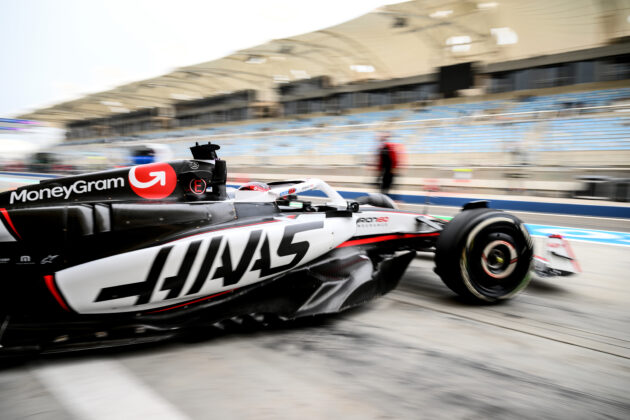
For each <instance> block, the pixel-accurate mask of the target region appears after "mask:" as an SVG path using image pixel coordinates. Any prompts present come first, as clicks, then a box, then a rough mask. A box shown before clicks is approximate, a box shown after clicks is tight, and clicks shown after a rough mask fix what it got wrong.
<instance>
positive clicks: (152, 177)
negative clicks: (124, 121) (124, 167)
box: [9, 163, 177, 204]
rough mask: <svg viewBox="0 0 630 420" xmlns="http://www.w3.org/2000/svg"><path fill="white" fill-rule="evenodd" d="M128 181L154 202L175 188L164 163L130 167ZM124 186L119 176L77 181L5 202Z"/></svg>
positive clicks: (21, 194)
mask: <svg viewBox="0 0 630 420" xmlns="http://www.w3.org/2000/svg"><path fill="white" fill-rule="evenodd" d="M128 178H129V185H130V186H131V189H132V190H133V192H135V193H136V194H137V195H138V196H140V197H142V198H146V199H149V200H158V199H161V198H164V197H167V196H169V195H170V194H171V193H172V192H173V190H174V189H175V187H176V185H177V175H176V174H175V171H174V170H173V168H172V167H171V165H169V164H167V163H151V164H149V165H141V166H134V167H133V168H131V169H130V170H129V175H128ZM124 186H125V179H124V178H122V177H117V178H110V179H99V180H94V181H86V180H83V179H79V180H77V181H75V182H74V183H72V184H70V185H57V186H54V187H45V188H40V189H37V190H27V189H23V190H18V191H12V192H11V195H10V197H9V203H10V204H13V203H15V202H22V203H27V202H33V201H39V200H46V199H51V198H63V199H64V200H68V199H69V198H70V197H71V196H73V195H81V194H88V193H91V192H94V191H106V190H111V189H114V188H122V187H124Z"/></svg>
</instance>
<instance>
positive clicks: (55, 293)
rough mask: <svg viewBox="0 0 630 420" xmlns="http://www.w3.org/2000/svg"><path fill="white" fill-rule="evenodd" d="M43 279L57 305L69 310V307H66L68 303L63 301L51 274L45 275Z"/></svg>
mask: <svg viewBox="0 0 630 420" xmlns="http://www.w3.org/2000/svg"><path fill="white" fill-rule="evenodd" d="M44 281H45V282H46V287H48V290H50V293H51V294H52V295H53V297H54V298H55V300H56V301H57V303H59V306H61V307H62V308H63V309H65V310H66V311H68V312H70V308H68V305H66V302H64V300H63V298H62V297H61V294H60V293H59V290H57V286H56V285H55V278H54V277H53V276H52V275H47V276H44Z"/></svg>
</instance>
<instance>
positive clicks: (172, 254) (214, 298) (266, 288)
mask: <svg viewBox="0 0 630 420" xmlns="http://www.w3.org/2000/svg"><path fill="white" fill-rule="evenodd" d="M217 149H219V146H217V145H212V144H210V143H208V144H206V145H196V146H194V147H192V148H191V150H192V153H193V158H194V159H193V160H184V161H176V162H169V163H151V164H147V165H141V166H135V167H131V168H123V169H114V170H110V171H105V172H98V173H92V174H84V175H78V176H71V177H65V178H56V179H48V180H44V181H41V182H40V183H39V184H36V185H29V186H24V187H21V188H18V189H16V190H13V191H8V192H4V193H2V194H0V220H1V222H2V223H0V280H1V283H0V346H1V347H2V348H1V349H0V353H1V352H2V351H4V352H5V353H6V352H23V351H29V350H32V351H35V352H42V351H44V352H46V351H47V352H54V351H63V350H76V349H83V348H93V347H108V346H116V345H123V344H133V343H139V342H150V341H157V340H162V339H167V338H170V337H172V336H174V335H176V334H178V333H181V332H184V331H187V330H190V329H191V328H193V327H195V328H199V327H204V326H209V325H220V324H221V323H225V322H241V323H242V322H254V321H259V322H266V320H267V319H270V318H273V319H276V320H278V319H280V320H287V319H296V318H300V317H307V316H313V315H319V314H329V313H336V312H340V311H343V310H345V309H348V308H351V307H354V306H356V305H360V304H362V303H364V302H366V301H368V300H370V299H373V298H374V297H377V296H380V295H383V294H385V293H387V292H388V291H390V290H392V289H393V288H394V287H396V285H397V283H398V281H399V279H400V278H401V276H402V275H403V273H404V272H405V270H406V268H407V266H408V265H409V263H410V262H411V260H412V259H413V258H414V256H415V254H416V251H417V250H420V251H435V263H436V269H435V270H436V272H437V273H438V274H439V276H440V277H441V278H442V279H443V281H444V282H445V283H446V285H447V286H448V287H450V288H451V289H452V290H453V291H455V292H456V293H458V294H459V295H461V296H463V297H464V298H465V299H468V300H471V301H477V302H495V301H499V300H502V299H507V298H509V297H511V296H513V295H514V294H515V293H517V292H518V291H519V290H521V289H523V288H524V287H525V286H526V285H527V283H528V282H529V271H530V266H531V265H532V258H533V245H532V240H531V238H530V236H529V234H528V232H527V230H526V229H525V227H524V226H523V223H522V222H521V221H520V220H519V219H517V218H516V217H514V216H513V215H510V214H508V213H504V212H501V211H497V210H491V209H488V208H486V207H485V205H484V203H482V202H478V203H470V204H468V205H467V206H464V209H463V211H462V212H461V213H460V214H459V215H458V216H456V217H455V218H454V219H453V220H452V221H450V222H447V221H445V220H442V219H439V218H435V217H431V216H427V215H424V214H417V213H411V212H405V211H399V210H397V209H396V208H395V205H394V204H393V202H392V201H391V200H390V199H389V198H388V197H386V196H382V195H368V196H366V197H361V198H358V199H357V200H356V201H346V200H345V199H343V198H342V197H341V195H340V194H339V193H338V192H337V191H335V190H334V189H333V188H331V187H330V186H329V185H327V184H326V183H324V182H322V181H319V180H316V179H307V180H296V181H286V182H275V183H269V184H264V183H248V184H245V185H243V186H241V187H240V188H238V189H237V190H235V191H232V192H231V193H229V192H228V189H227V188H226V176H227V169H226V163H225V161H223V160H220V159H219V158H218V157H217V154H216V150H217ZM315 192H319V193H320V194H321V195H322V197H323V198H324V200H322V204H319V205H315V204H313V200H311V201H305V200H304V199H303V198H304V195H303V194H304V193H310V194H312V193H315ZM298 195H300V197H298ZM567 258H569V257H567ZM545 261H546V260H545V259H544V258H543V259H540V260H539V261H538V262H537V264H538V265H539V268H540V271H541V273H544V274H545V275H557V274H568V273H569V272H570V271H571V269H570V267H569V268H568V269H566V270H562V269H556V268H554V267H552V266H551V265H550V263H549V262H548V261H547V262H545Z"/></svg>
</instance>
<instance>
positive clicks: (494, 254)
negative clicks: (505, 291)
mask: <svg viewBox="0 0 630 420" xmlns="http://www.w3.org/2000/svg"><path fill="white" fill-rule="evenodd" d="M517 262H518V256H517V253H516V248H514V245H512V244H511V243H509V242H507V241H503V240H495V241H492V242H490V243H489V244H488V245H486V247H485V248H484V249H483V252H482V253H481V267H482V268H483V271H485V272H486V274H487V275H489V276H490V277H492V278H495V279H497V280H500V279H504V278H506V277H507V276H509V275H510V274H512V273H513V272H514V270H515V269H516V263H517Z"/></svg>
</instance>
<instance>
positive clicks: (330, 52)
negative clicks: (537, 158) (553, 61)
mask: <svg viewBox="0 0 630 420" xmlns="http://www.w3.org/2000/svg"><path fill="white" fill-rule="evenodd" d="M629 15H630V2H629V1H628V0H528V1H522V0H496V1H492V0H477V1H470V0H414V1H408V2H404V3H398V4H394V5H389V6H385V7H382V8H379V9H376V10H374V11H372V12H370V13H367V14H365V15H363V16H360V17H358V18H356V19H353V20H350V21H348V22H345V23H342V24H340V25H336V26H333V27H329V28H325V29H321V30H318V31H314V32H310V33H306V34H302V35H297V36H293V37H289V38H284V39H275V40H273V41H270V42H267V43H265V44H262V45H258V46H254V47H251V48H247V49H243V50H240V51H236V52H234V53H233V54H230V55H228V56H226V57H223V58H221V59H218V60H213V61H209V62H205V63H200V64H197V65H192V66H187V67H181V68H178V69H176V70H174V71H173V72H171V73H168V74H164V75H162V76H160V77H156V78H152V79H148V80H141V81H138V82H134V83H130V84H126V85H123V86H119V87H117V88H115V89H112V90H108V91H104V92H98V93H93V94H89V95H86V96H84V97H82V98H80V99H76V100H72V101H68V102H64V103H60V104H57V105H54V106H51V107H48V108H43V109H38V110H36V111H34V112H31V113H28V114H25V115H23V116H21V118H28V119H34V120H42V121H48V122H53V123H58V124H67V123H70V122H73V121H78V120H84V119H94V118H102V117H109V116H112V115H117V114H122V113H127V112H133V111H138V110H140V109H143V108H154V107H162V106H169V105H172V104H173V103H176V102H179V101H185V100H192V99H199V98H202V97H209V96H214V95H221V94H226V93H230V92H235V91H240V90H244V89H255V90H256V91H257V92H258V96H259V99H260V100H262V101H274V100H275V99H276V89H275V88H276V87H277V86H278V84H280V83H285V82H289V81H295V80H299V79H304V78H310V77H314V76H321V75H328V76H331V77H332V80H333V82H334V84H347V83H355V82H360V81H363V80H388V79H395V78H402V77H410V76H415V75H423V74H429V73H433V72H435V69H436V68H438V67H440V66H444V65H450V64H455V63H460V62H470V61H475V62H479V63H481V64H482V65H486V66H487V65H490V64H492V63H503V62H509V61H515V60H523V59H527V58H531V57H537V56H546V55H552V54H561V53H567V52H571V51H577V50H583V49H589V48H590V49H593V48H596V47H602V46H606V45H609V44H611V43H614V40H616V39H622V38H624V37H629V36H630V17H629Z"/></svg>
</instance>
